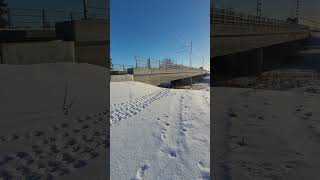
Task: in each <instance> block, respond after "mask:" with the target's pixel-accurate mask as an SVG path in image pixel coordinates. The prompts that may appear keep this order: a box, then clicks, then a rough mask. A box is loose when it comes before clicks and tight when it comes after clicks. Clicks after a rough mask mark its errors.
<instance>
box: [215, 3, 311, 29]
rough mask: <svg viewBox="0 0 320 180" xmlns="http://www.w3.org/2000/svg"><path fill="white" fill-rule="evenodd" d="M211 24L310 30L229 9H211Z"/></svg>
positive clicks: (298, 25) (290, 23)
mask: <svg viewBox="0 0 320 180" xmlns="http://www.w3.org/2000/svg"><path fill="white" fill-rule="evenodd" d="M210 16H211V18H210V21H211V24H223V25H236V26H262V27H278V28H298V29H308V26H305V25H301V24H298V23H294V22H288V21H284V20H279V19H275V18H267V17H262V16H255V15H249V14H244V13H239V12H235V11H233V10H229V9H220V8H211V14H210Z"/></svg>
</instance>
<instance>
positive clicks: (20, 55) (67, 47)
mask: <svg viewBox="0 0 320 180" xmlns="http://www.w3.org/2000/svg"><path fill="white" fill-rule="evenodd" d="M0 53H1V60H0V62H1V64H38V63H56V62H75V52H74V43H73V42H67V41H49V42H24V43H1V44H0Z"/></svg>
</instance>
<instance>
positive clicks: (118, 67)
mask: <svg viewBox="0 0 320 180" xmlns="http://www.w3.org/2000/svg"><path fill="white" fill-rule="evenodd" d="M131 68H134V66H133V65H127V64H112V66H111V69H112V70H113V71H127V70H128V69H131Z"/></svg>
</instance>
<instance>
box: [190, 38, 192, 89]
mask: <svg viewBox="0 0 320 180" xmlns="http://www.w3.org/2000/svg"><path fill="white" fill-rule="evenodd" d="M191 56H192V41H191V43H190V68H192V59H191ZM190 83H191V84H190V85H191V89H192V76H191V77H190Z"/></svg>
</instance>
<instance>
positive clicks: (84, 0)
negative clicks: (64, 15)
mask: <svg viewBox="0 0 320 180" xmlns="http://www.w3.org/2000/svg"><path fill="white" fill-rule="evenodd" d="M83 15H84V19H86V20H87V19H88V1H87V0H83Z"/></svg>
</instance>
